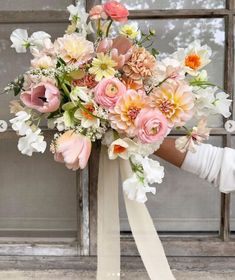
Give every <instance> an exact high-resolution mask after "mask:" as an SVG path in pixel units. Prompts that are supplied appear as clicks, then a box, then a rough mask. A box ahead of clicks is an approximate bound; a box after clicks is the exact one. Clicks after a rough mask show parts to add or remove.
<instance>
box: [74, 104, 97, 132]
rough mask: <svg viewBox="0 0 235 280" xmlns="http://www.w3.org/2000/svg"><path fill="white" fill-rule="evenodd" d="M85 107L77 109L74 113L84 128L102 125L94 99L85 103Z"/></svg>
mask: <svg viewBox="0 0 235 280" xmlns="http://www.w3.org/2000/svg"><path fill="white" fill-rule="evenodd" d="M82 106H83V107H80V108H79V109H77V110H76V111H75V113H74V117H75V118H76V119H78V120H80V121H81V126H82V127H83V128H89V127H93V128H98V127H99V126H100V119H99V118H98V117H96V116H97V108H96V104H94V102H93V101H91V102H88V103H85V104H84V103H83V104H82Z"/></svg>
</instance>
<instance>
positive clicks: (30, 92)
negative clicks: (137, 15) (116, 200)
mask: <svg viewBox="0 0 235 280" xmlns="http://www.w3.org/2000/svg"><path fill="white" fill-rule="evenodd" d="M68 11H69V13H70V17H69V20H70V25H69V26H68V28H67V30H66V34H65V35H64V36H62V37H60V38H57V39H56V40H55V41H54V42H53V41H52V40H51V36H50V35H49V34H47V33H45V32H43V31H39V32H35V33H33V34H32V35H31V36H29V35H28V33H27V31H26V30H23V29H16V30H15V31H13V33H12V34H11V38H10V39H11V41H12V43H13V44H12V47H13V48H15V50H16V52H18V53H25V52H26V51H27V50H29V51H30V52H31V54H32V60H31V65H30V67H29V69H28V71H26V73H24V74H23V75H21V76H19V77H18V78H17V79H16V80H15V81H14V82H12V83H10V84H9V85H8V86H7V87H6V88H5V92H9V91H13V92H14V94H15V96H19V100H14V101H12V102H11V106H10V107H11V113H14V114H15V117H14V118H13V119H11V120H10V122H11V124H12V128H13V130H15V131H16V132H17V134H18V135H19V136H20V138H19V142H18V149H19V150H20V151H21V153H22V154H25V155H28V156H31V155H32V154H33V152H41V153H43V152H44V151H45V149H46V146H47V143H46V142H45V140H44V136H43V131H42V130H41V129H40V123H41V122H42V121H45V120H46V121H47V125H48V128H49V129H54V130H55V131H56V132H55V134H54V140H53V141H52V143H51V144H50V150H51V152H52V153H53V154H54V158H55V160H56V161H58V162H63V163H65V165H66V166H67V167H68V168H69V169H72V170H77V169H79V168H80V169H83V168H85V167H86V165H87V162H88V160H89V156H90V153H91V147H92V143H93V142H96V141H102V144H103V145H106V146H107V147H108V149H107V151H108V156H109V159H110V160H114V159H116V158H118V157H120V158H122V159H124V160H129V161H130V164H131V168H132V171H133V176H132V177H131V178H128V179H127V180H126V181H124V183H123V187H124V190H125V192H126V194H127V196H128V197H129V198H130V199H133V200H137V201H139V202H145V201H146V200H147V197H146V193H147V192H152V193H155V188H154V187H152V186H151V184H153V183H161V182H162V179H163V177H164V168H163V167H162V166H160V164H159V162H158V161H156V160H152V159H151V158H149V155H151V154H152V153H153V152H154V151H156V150H157V149H158V148H159V146H160V145H161V143H162V142H163V140H164V138H165V137H166V136H167V135H168V134H169V133H170V131H171V130H172V129H173V128H174V129H179V128H183V129H185V134H186V136H183V137H180V138H179V139H177V140H176V146H177V148H178V149H179V150H181V151H186V150H188V149H189V150H191V151H193V150H195V144H198V143H199V142H201V141H202V140H206V139H208V136H209V129H208V128H207V127H206V120H207V117H208V116H209V115H211V114H222V115H223V116H224V117H228V116H229V115H230V113H229V106H230V104H231V100H229V99H228V95H227V94H226V93H224V92H223V91H221V90H220V89H219V88H218V87H216V86H214V85H213V84H211V83H210V82H209V81H208V80H207V72H206V70H204V69H203V68H204V67H205V66H206V65H207V64H208V63H210V61H211V56H212V51H211V49H210V48H209V47H208V46H207V45H202V44H201V43H200V41H199V40H196V41H194V42H193V43H192V44H190V45H189V46H188V47H187V48H185V49H178V50H177V51H176V52H175V53H173V54H169V55H161V54H159V52H158V51H157V50H156V49H154V48H153V47H152V43H153V40H154V39H155V31H154V30H151V29H150V30H148V32H141V30H140V29H139V27H138V25H137V24H136V22H131V23H129V24H128V23H127V19H128V15H129V12H128V10H127V9H126V8H125V6H124V5H123V4H121V3H119V2H117V1H109V2H107V3H105V4H103V5H97V6H94V7H93V8H92V9H91V10H90V12H89V14H87V13H86V12H85V10H84V9H83V8H82V7H80V6H79V5H77V6H74V5H70V6H69V7H68ZM88 34H90V37H93V38H92V40H91V41H89V40H88V39H87V35H88ZM192 118H194V120H197V122H198V125H197V126H193V127H192V128H190V125H189V124H188V121H189V120H190V119H192Z"/></svg>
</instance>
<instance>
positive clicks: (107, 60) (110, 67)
mask: <svg viewBox="0 0 235 280" xmlns="http://www.w3.org/2000/svg"><path fill="white" fill-rule="evenodd" d="M116 65H117V63H116V62H115V61H113V60H112V59H111V57H110V56H109V55H106V54H104V53H98V54H97V58H94V59H93V60H92V67H91V68H90V69H89V73H90V74H93V75H95V79H96V81H100V80H102V78H110V77H113V76H114V75H115V73H116V70H115V69H114V67H115V66H116Z"/></svg>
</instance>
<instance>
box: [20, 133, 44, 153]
mask: <svg viewBox="0 0 235 280" xmlns="http://www.w3.org/2000/svg"><path fill="white" fill-rule="evenodd" d="M40 133H41V130H40V129H37V130H36V131H35V132H33V131H32V130H31V129H28V130H27V131H26V135H25V136H24V137H21V138H20V139H19V142H18V149H19V151H20V152H21V153H22V154H23V155H28V156H32V154H33V152H41V153H44V152H45V150H46V146H47V143H46V142H45V141H44V137H43V136H42V135H40Z"/></svg>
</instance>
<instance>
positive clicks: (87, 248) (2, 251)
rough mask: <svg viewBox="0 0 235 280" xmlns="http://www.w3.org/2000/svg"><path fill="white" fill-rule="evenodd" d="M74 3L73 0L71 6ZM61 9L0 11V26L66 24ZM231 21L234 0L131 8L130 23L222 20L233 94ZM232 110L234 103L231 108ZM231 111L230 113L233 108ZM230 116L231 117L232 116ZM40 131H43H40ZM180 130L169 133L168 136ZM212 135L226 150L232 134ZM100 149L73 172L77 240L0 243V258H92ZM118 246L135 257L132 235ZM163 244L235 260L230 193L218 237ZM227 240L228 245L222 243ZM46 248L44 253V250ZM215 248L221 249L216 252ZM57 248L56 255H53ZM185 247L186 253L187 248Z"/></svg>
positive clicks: (177, 251)
mask: <svg viewBox="0 0 235 280" xmlns="http://www.w3.org/2000/svg"><path fill="white" fill-rule="evenodd" d="M75 2H76V1H75V0H74V3H75ZM98 3H100V1H99V0H87V1H86V9H87V10H89V9H90V7H91V6H93V5H94V4H98ZM67 17H68V15H67V13H66V11H52V10H49V11H46V10H45V11H0V24H2V23H11V24H12V23H14V24H17V23H63V22H64V23H65V22H67ZM234 17H235V7H234V1H233V0H226V7H225V8H224V9H195V10H194V9H182V10H157V9H156V10H155V9H151V10H141V11H139V10H132V11H131V12H130V18H131V19H187V18H223V19H224V22H225V65H224V87H225V90H226V91H227V92H228V93H230V94H231V96H233V95H234ZM232 109H233V105H232ZM232 111H233V110H232ZM233 117H234V116H233V115H232V118H233ZM45 130H47V129H46V128H45ZM13 134H14V132H13V131H11V130H8V131H7V132H5V133H2V134H1V135H0V136H1V138H2V137H13ZM180 134H182V132H180V131H174V132H173V133H172V135H180ZM211 135H213V136H222V137H223V140H224V146H226V147H231V142H232V141H231V140H232V135H235V133H233V134H230V133H228V132H227V131H226V130H225V129H224V128H215V129H213V130H212V133H211ZM99 151H100V147H99V146H98V145H96V144H95V147H93V151H92V154H91V158H90V161H89V167H88V168H86V169H85V170H83V171H82V172H77V209H78V211H77V213H78V218H77V225H78V230H77V239H76V241H75V242H70V243H60V244H56V243H51V242H50V243H46V244H45V243H40V242H36V245H37V246H36V247H35V243H33V244H31V245H28V244H27V246H25V245H24V244H19V243H17V244H16V243H14V245H15V246H12V244H10V245H9V242H6V243H4V242H1V246H0V255H17V252H19V250H20V251H21V252H22V255H43V254H44V253H43V250H44V251H45V252H46V253H45V254H47V255H48V252H49V255H69V256H78V255H80V256H88V255H89V256H92V255H96V234H97V231H96V224H97V219H96V217H97V201H96V198H97V180H98V168H99V166H98V160H97V159H98V157H99ZM121 240H122V242H121V246H122V252H123V254H124V255H138V252H137V250H136V247H135V244H134V241H133V238H132V237H131V235H125V234H122V236H121ZM162 240H163V244H164V247H165V249H166V252H167V255H168V256H176V255H177V256H192V255H193V256H199V255H200V256H208V255H210V256H221V251H223V256H235V241H234V240H233V239H232V238H231V237H230V194H221V213H220V236H219V237H218V236H216V235H196V234H195V235H189V236H185V235H184V236H182V235H178V236H167V235H165V236H162ZM224 241H227V242H224ZM45 248H47V250H45ZM218 248H220V249H219V250H218ZM58 249H60V250H61V251H59V252H58ZM186 249H187V250H186Z"/></svg>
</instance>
